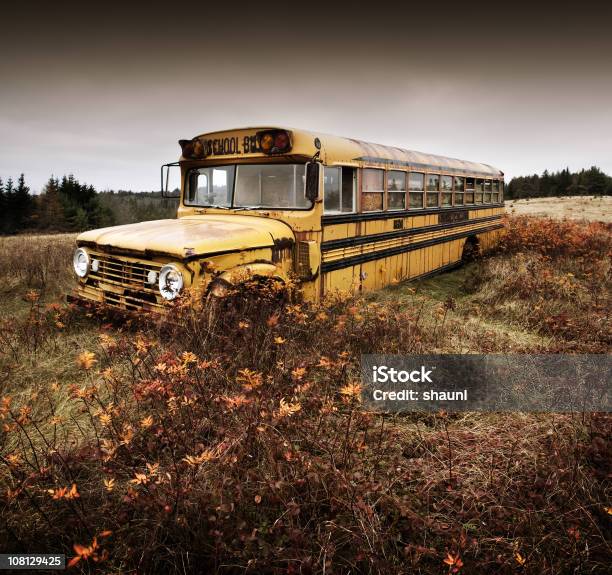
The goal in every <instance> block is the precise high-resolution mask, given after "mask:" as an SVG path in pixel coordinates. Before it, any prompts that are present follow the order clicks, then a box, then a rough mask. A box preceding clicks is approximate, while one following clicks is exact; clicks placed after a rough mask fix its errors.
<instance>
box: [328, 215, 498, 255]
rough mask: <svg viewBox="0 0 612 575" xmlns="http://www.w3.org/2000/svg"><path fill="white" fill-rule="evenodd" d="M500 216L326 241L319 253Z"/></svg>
mask: <svg viewBox="0 0 612 575" xmlns="http://www.w3.org/2000/svg"><path fill="white" fill-rule="evenodd" d="M501 218H502V216H501V214H497V215H495V216H487V217H485V218H474V219H473V220H463V221H462V222H450V223H448V224H434V225H431V226H419V227H418V228H406V229H403V230H395V231H392V232H382V233H380V234H370V235H363V236H352V237H349V238H342V239H338V240H328V241H326V242H322V243H321V251H322V252H326V251H330V250H336V249H338V248H347V247H351V246H360V245H362V244H369V243H371V242H381V241H385V240H392V239H395V238H403V237H405V236H414V235H417V234H422V233H426V232H436V231H440V230H448V229H452V228H461V227H464V226H469V225H472V224H481V223H484V222H490V221H494V220H501Z"/></svg>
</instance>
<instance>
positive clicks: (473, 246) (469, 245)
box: [461, 236, 480, 264]
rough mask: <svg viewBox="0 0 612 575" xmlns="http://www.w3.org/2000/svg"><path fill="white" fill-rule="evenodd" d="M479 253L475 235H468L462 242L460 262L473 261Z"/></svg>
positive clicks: (478, 244) (478, 243) (478, 242)
mask: <svg viewBox="0 0 612 575" xmlns="http://www.w3.org/2000/svg"><path fill="white" fill-rule="evenodd" d="M479 255H480V241H479V240H478V238H477V237H476V236H470V237H468V238H467V239H466V240H465V243H464V244H463V252H462V253H461V262H462V263H464V264H467V263H469V262H473V261H474V260H475V259H476V258H477V257H478V256H479Z"/></svg>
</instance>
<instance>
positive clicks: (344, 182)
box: [323, 166, 356, 212]
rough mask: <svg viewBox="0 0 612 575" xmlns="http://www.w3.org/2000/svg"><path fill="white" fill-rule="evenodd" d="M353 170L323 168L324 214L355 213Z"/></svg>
mask: <svg viewBox="0 0 612 575" xmlns="http://www.w3.org/2000/svg"><path fill="white" fill-rule="evenodd" d="M355 188H356V186H355V169H354V168H346V167H341V168H336V167H327V166H326V167H325V172H324V174H323V190H324V191H323V209H324V211H325V212H354V211H355Z"/></svg>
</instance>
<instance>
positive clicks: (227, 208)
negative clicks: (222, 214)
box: [198, 206, 232, 210]
mask: <svg viewBox="0 0 612 575" xmlns="http://www.w3.org/2000/svg"><path fill="white" fill-rule="evenodd" d="M198 207H199V209H201V210H206V209H208V208H218V209H220V210H231V209H232V208H230V207H228V206H198Z"/></svg>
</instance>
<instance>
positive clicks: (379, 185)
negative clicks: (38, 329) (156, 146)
mask: <svg viewBox="0 0 612 575" xmlns="http://www.w3.org/2000/svg"><path fill="white" fill-rule="evenodd" d="M179 143H180V145H181V151H182V153H181V157H180V160H179V161H178V162H175V163H173V164H166V165H165V166H163V167H162V186H163V188H164V193H165V194H166V195H168V194H170V195H171V194H172V192H171V191H170V190H169V189H168V184H167V182H168V181H169V175H170V174H171V173H172V171H175V172H176V174H180V186H177V189H176V195H177V196H178V199H179V205H178V211H177V218H176V219H171V220H159V221H153V222H142V223H137V224H130V225H124V226H116V227H111V228H104V229H99V230H92V231H88V232H85V233H82V234H81V235H79V237H78V238H77V250H76V252H75V254H74V261H73V263H74V270H75V273H76V275H77V276H78V287H77V289H76V297H77V298H78V299H81V300H89V301H92V302H98V303H104V304H108V305H111V306H115V307H118V308H121V309H126V310H141V309H146V310H161V309H163V307H164V304H165V303H167V302H169V301H172V300H173V299H175V298H176V297H177V296H179V295H180V294H181V292H183V291H185V290H187V289H188V288H201V291H202V293H205V294H213V295H216V296H222V295H223V293H225V292H226V291H227V289H228V288H229V287H230V286H232V285H235V284H236V283H239V282H242V281H245V278H257V279H260V280H262V281H271V282H287V281H288V280H289V278H292V279H295V280H297V282H298V284H299V288H300V293H301V294H302V297H303V298H304V299H305V300H309V301H318V300H320V298H321V297H323V296H324V295H325V294H327V293H329V292H332V291H335V290H343V291H346V290H349V291H355V292H358V291H363V292H365V291H369V290H375V289H379V288H382V287H384V286H387V285H389V284H391V283H394V282H396V281H401V280H407V279H413V278H420V277H424V276H426V275H428V274H432V273H435V272H439V271H441V270H445V269H448V268H450V267H452V266H454V265H457V264H458V263H460V262H461V261H462V260H464V259H466V258H468V257H471V256H473V255H474V254H475V253H477V252H484V251H486V250H487V249H489V248H491V247H492V246H493V245H494V244H495V242H496V241H497V239H498V237H499V234H500V231H501V228H502V222H501V218H502V213H503V203H502V199H503V198H502V195H503V172H501V171H500V170H498V169H496V168H493V167H491V166H489V165H486V164H481V163H474V162H467V161H463V160H456V159H451V158H446V157H442V156H435V155H431V154H423V153H420V152H414V151H410V150H403V149H399V148H394V147H388V146H382V145H378V144H369V143H366V142H362V141H359V140H354V139H351V138H341V137H336V136H329V135H324V134H316V133H312V132H307V131H303V130H292V129H284V128H279V127H264V128H244V129H238V130H230V131H223V132H214V133H209V134H203V135H200V136H196V137H195V138H192V139H189V140H181V141H180V142H179Z"/></svg>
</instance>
